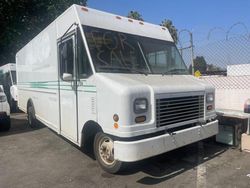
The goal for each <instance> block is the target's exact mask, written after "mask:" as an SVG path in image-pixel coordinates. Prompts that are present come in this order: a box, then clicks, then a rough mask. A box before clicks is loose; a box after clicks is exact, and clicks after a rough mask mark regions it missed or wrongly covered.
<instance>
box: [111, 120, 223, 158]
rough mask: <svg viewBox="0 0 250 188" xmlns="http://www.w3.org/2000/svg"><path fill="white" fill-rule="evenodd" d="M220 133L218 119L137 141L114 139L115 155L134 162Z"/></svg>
mask: <svg viewBox="0 0 250 188" xmlns="http://www.w3.org/2000/svg"><path fill="white" fill-rule="evenodd" d="M216 134H218V121H217V120H216V121H212V122H209V123H207V124H205V125H202V126H200V125H197V126H195V127H191V128H187V129H183V130H179V131H176V132H174V134H171V135H170V134H168V133H166V134H164V135H160V136H156V137H151V138H147V139H142V140H137V141H114V157H115V159H117V160H119V161H124V162H133V161H139V160H142V159H145V158H148V157H152V156H155V155H159V154H162V153H165V152H167V151H171V150H174V149H176V148H180V147H182V146H185V145H188V144H191V143H194V142H197V141H200V140H203V139H206V138H209V137H211V136H214V135H216Z"/></svg>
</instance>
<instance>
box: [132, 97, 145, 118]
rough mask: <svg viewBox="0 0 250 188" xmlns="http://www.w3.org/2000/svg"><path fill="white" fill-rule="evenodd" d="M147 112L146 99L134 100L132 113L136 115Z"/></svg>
mask: <svg viewBox="0 0 250 188" xmlns="http://www.w3.org/2000/svg"><path fill="white" fill-rule="evenodd" d="M147 110H148V100H147V99H144V98H142V99H136V100H135V101H134V112H135V113H136V114H140V113H144V112H147Z"/></svg>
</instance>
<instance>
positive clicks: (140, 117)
mask: <svg viewBox="0 0 250 188" xmlns="http://www.w3.org/2000/svg"><path fill="white" fill-rule="evenodd" d="M144 121H146V116H138V117H136V118H135V122H136V123H142V122H144Z"/></svg>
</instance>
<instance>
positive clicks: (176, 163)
mask: <svg viewBox="0 0 250 188" xmlns="http://www.w3.org/2000/svg"><path fill="white" fill-rule="evenodd" d="M228 149H229V147H228V146H225V145H221V144H217V143H215V142H214V141H213V139H210V140H206V141H203V142H199V143H195V144H192V145H189V146H186V147H182V148H179V149H176V150H174V151H171V152H168V153H164V154H162V155H159V156H156V157H152V158H150V159H146V160H143V161H140V162H137V163H133V164H132V163H131V164H128V165H127V168H126V169H125V171H123V172H122V173H120V175H129V174H133V173H137V172H140V171H142V172H144V173H145V174H146V176H145V177H143V178H141V179H139V180H137V183H139V184H143V185H156V184H159V183H161V182H164V181H166V180H168V179H171V178H173V177H175V176H177V175H179V174H181V173H183V172H185V171H187V170H190V169H197V166H198V165H200V164H202V163H204V162H206V161H208V160H211V159H213V158H215V157H219V156H220V155H221V154H222V153H224V152H225V151H227V150H228Z"/></svg>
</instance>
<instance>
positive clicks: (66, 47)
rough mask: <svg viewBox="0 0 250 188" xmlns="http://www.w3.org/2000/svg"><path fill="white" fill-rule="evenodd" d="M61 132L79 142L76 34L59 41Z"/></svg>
mask: <svg viewBox="0 0 250 188" xmlns="http://www.w3.org/2000/svg"><path fill="white" fill-rule="evenodd" d="M58 54H59V99H60V102H59V106H60V125H61V127H60V132H61V134H62V135H63V136H65V137H66V138H68V139H69V140H71V141H73V142H75V143H77V142H78V132H77V131H78V125H77V124H78V121H77V113H78V112H77V79H76V36H75V34H72V35H69V36H67V37H66V38H63V39H62V40H60V41H59V42H58Z"/></svg>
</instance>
